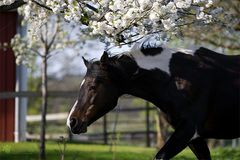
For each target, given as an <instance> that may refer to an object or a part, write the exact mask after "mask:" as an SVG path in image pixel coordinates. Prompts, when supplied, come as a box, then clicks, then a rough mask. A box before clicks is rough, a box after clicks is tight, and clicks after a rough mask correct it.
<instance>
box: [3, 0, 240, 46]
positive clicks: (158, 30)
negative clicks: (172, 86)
mask: <svg viewBox="0 0 240 160" xmlns="http://www.w3.org/2000/svg"><path fill="white" fill-rule="evenodd" d="M224 3H225V4H224ZM226 3H227V5H226ZM223 4H224V5H223ZM0 5H1V7H0V11H6V10H10V9H13V8H17V7H19V6H22V5H23V6H24V7H23V8H24V13H25V18H26V19H29V22H31V23H32V24H35V26H36V27H35V30H34V31H35V32H37V30H36V28H38V27H37V26H41V25H42V24H43V23H44V21H45V20H46V19H47V17H49V16H50V15H51V14H60V15H61V16H62V17H64V18H65V20H67V21H75V22H77V23H79V24H83V25H86V26H88V27H89V28H88V29H89V30H88V31H89V32H91V33H92V34H98V35H101V36H103V37H106V38H107V39H108V40H109V41H113V42H115V43H117V44H120V45H121V44H128V43H131V42H134V41H137V40H139V39H141V38H142V37H144V36H146V35H149V34H150V35H151V34H159V37H160V38H161V37H162V36H163V35H162V33H168V35H175V36H178V37H182V36H183V35H184V34H183V31H184V30H186V29H187V28H191V29H196V28H199V29H200V30H201V31H203V29H208V30H211V31H214V30H213V29H215V28H214V27H212V25H215V26H217V27H218V28H221V29H224V30H228V31H231V30H232V29H233V30H234V29H235V28H239V14H235V13H234V12H232V9H233V8H232V7H234V8H235V10H237V11H238V10H239V9H238V8H239V1H238V0H234V1H233V2H230V3H228V2H224V1H223V0H174V1H172V0H95V1H89V0H84V1H80V0H16V1H14V0H4V1H3V2H2V3H0ZM193 32H194V30H193ZM185 33H187V32H185ZM195 33H196V32H195ZM185 35H187V34H185ZM164 36H165V35H164ZM188 36H190V35H188Z"/></svg>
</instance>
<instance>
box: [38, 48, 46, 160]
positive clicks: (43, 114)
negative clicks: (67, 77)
mask: <svg viewBox="0 0 240 160" xmlns="http://www.w3.org/2000/svg"><path fill="white" fill-rule="evenodd" d="M41 75H42V112H41V117H42V120H41V132H40V150H39V159H40V160H45V159H46V154H45V127H46V113H47V97H48V88H47V51H46V52H45V54H44V55H43V57H42V68H41Z"/></svg>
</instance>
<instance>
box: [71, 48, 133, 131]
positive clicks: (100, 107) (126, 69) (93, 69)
mask: <svg viewBox="0 0 240 160" xmlns="http://www.w3.org/2000/svg"><path fill="white" fill-rule="evenodd" d="M83 61H84V64H85V66H86V67H87V72H86V75H85V77H84V80H83V81H82V83H81V85H80V89H79V95H78V99H77V100H76V102H75V104H74V105H73V107H72V109H71V111H70V113H69V115H68V119H67V125H68V126H69V128H70V129H71V131H72V132H73V133H74V134H80V133H84V132H87V127H88V126H89V125H90V124H92V123H93V122H94V121H96V120H97V119H99V118H100V117H102V116H104V115H105V114H106V113H107V112H109V111H111V110H112V109H113V108H114V107H115V106H116V105H117V101H118V98H119V97H120V96H121V95H122V94H123V90H122V85H124V84H125V82H126V81H127V79H129V78H130V75H131V74H132V73H133V72H134V71H136V70H137V64H136V62H135V61H134V60H133V59H132V57H130V56H127V55H122V56H113V57H109V55H108V53H107V52H104V53H103V55H102V57H101V59H100V60H99V61H87V60H86V59H85V58H84V57H83Z"/></svg>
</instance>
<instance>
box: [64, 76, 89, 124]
mask: <svg viewBox="0 0 240 160" xmlns="http://www.w3.org/2000/svg"><path fill="white" fill-rule="evenodd" d="M84 82H85V79H83V81H82V83H81V85H80V88H81V87H82V85H83V84H84ZM77 103H78V100H76V102H75V103H74V105H73V107H72V109H71V111H70V113H69V115H68V118H67V126H68V127H69V128H70V117H71V115H72V113H73V112H74V110H75V109H76V106H77Z"/></svg>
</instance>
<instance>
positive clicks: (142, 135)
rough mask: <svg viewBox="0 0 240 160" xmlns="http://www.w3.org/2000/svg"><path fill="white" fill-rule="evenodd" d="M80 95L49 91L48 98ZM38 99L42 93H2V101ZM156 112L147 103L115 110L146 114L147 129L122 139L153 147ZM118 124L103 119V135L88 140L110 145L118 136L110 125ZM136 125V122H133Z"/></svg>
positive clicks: (124, 135)
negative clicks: (152, 112) (152, 128)
mask: <svg viewBox="0 0 240 160" xmlns="http://www.w3.org/2000/svg"><path fill="white" fill-rule="evenodd" d="M77 94H78V92H77V91H49V94H48V96H49V97H51V98H73V97H76V96H77ZM16 97H19V98H26V97H27V98H38V97H41V92H31V91H20V92H0V99H8V98H16ZM123 98H133V97H132V96H124V97H123ZM152 110H155V108H153V107H150V104H149V102H145V107H135V108H126V107H124V108H122V109H120V110H114V111H113V113H114V112H119V114H122V113H124V112H125V113H129V112H144V113H145V120H144V121H143V123H144V124H145V128H141V130H138V131H131V128H130V129H129V130H127V131H121V135H122V137H123V138H124V137H125V138H126V139H134V138H136V137H137V138H136V139H145V144H146V146H148V147H149V146H151V142H152V141H153V140H155V138H156V131H155V130H151V129H150V123H151V124H152V122H150V117H149V116H150V111H152ZM114 114H116V113H114ZM113 123H116V122H115V121H109V120H108V116H104V117H103V119H102V122H101V124H98V125H102V128H103V132H102V133H92V134H88V139H89V140H91V141H95V140H100V141H102V142H103V143H104V144H109V143H110V142H109V138H110V136H114V137H116V134H118V133H117V132H116V131H115V130H110V129H108V125H109V124H113ZM121 123H126V125H128V122H124V121H123V122H121ZM133 123H134V122H133ZM69 138H70V139H71V138H72V135H71V134H69Z"/></svg>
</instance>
